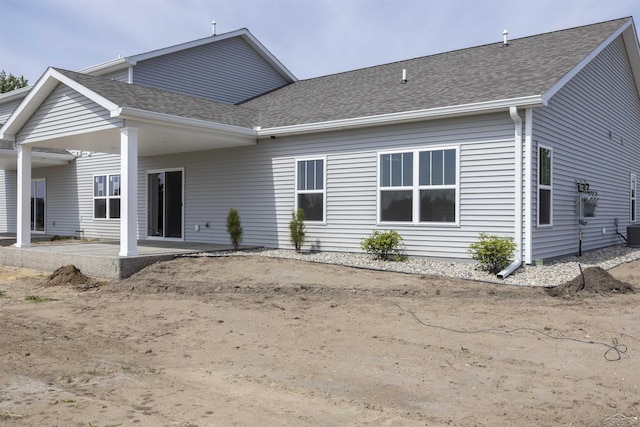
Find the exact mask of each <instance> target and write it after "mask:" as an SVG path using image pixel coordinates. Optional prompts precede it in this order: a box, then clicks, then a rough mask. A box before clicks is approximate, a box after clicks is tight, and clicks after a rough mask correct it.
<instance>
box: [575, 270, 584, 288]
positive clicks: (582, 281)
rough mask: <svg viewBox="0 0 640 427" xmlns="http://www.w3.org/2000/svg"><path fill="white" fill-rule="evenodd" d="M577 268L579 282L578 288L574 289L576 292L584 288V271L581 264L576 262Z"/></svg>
mask: <svg viewBox="0 0 640 427" xmlns="http://www.w3.org/2000/svg"><path fill="white" fill-rule="evenodd" d="M578 268H579V269H580V283H578V288H577V289H576V292H580V291H581V290H583V289H584V285H585V283H584V272H583V271H582V266H581V265H580V264H578Z"/></svg>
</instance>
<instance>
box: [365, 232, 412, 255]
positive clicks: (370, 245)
mask: <svg viewBox="0 0 640 427" xmlns="http://www.w3.org/2000/svg"><path fill="white" fill-rule="evenodd" d="M403 241H404V239H403V238H402V236H401V235H400V234H399V233H398V232H397V231H395V230H389V231H384V232H380V231H378V230H375V231H374V232H373V233H371V235H370V236H369V237H367V238H366V239H362V240H361V241H360V247H361V248H362V250H363V251H365V252H366V253H368V254H369V255H373V256H374V258H376V259H381V260H386V261H404V260H406V259H407V256H406V255H405V254H404V253H403V248H404V245H403V243H402V242H403Z"/></svg>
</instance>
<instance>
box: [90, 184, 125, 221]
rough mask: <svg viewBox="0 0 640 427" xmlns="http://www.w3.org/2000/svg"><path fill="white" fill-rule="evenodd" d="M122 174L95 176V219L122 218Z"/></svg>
mask: <svg viewBox="0 0 640 427" xmlns="http://www.w3.org/2000/svg"><path fill="white" fill-rule="evenodd" d="M120 191H121V188H120V175H119V174H114V175H96V176H94V177H93V217H94V218H95V219H117V218H120Z"/></svg>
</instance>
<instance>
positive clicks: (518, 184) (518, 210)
mask: <svg viewBox="0 0 640 427" xmlns="http://www.w3.org/2000/svg"><path fill="white" fill-rule="evenodd" d="M509 115H510V116H511V120H513V123H514V124H515V138H514V143H515V162H516V164H515V174H516V176H515V192H514V197H515V205H516V206H515V212H514V213H515V217H514V224H515V226H514V235H515V244H516V255H515V259H514V261H513V262H512V263H511V264H509V265H508V266H507V267H506V268H505V269H504V270H502V271H501V272H499V273H498V278H500V279H504V278H505V277H507V276H508V275H510V274H511V273H513V272H514V271H516V269H517V268H518V267H520V265H522V213H523V212H522V118H521V117H520V115H519V114H518V107H515V106H512V107H509Z"/></svg>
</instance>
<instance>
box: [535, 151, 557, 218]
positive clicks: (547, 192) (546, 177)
mask: <svg viewBox="0 0 640 427" xmlns="http://www.w3.org/2000/svg"><path fill="white" fill-rule="evenodd" d="M552 169H553V152H552V150H551V148H547V147H543V146H540V147H538V225H543V226H544V225H552V218H553V190H552Z"/></svg>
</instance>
